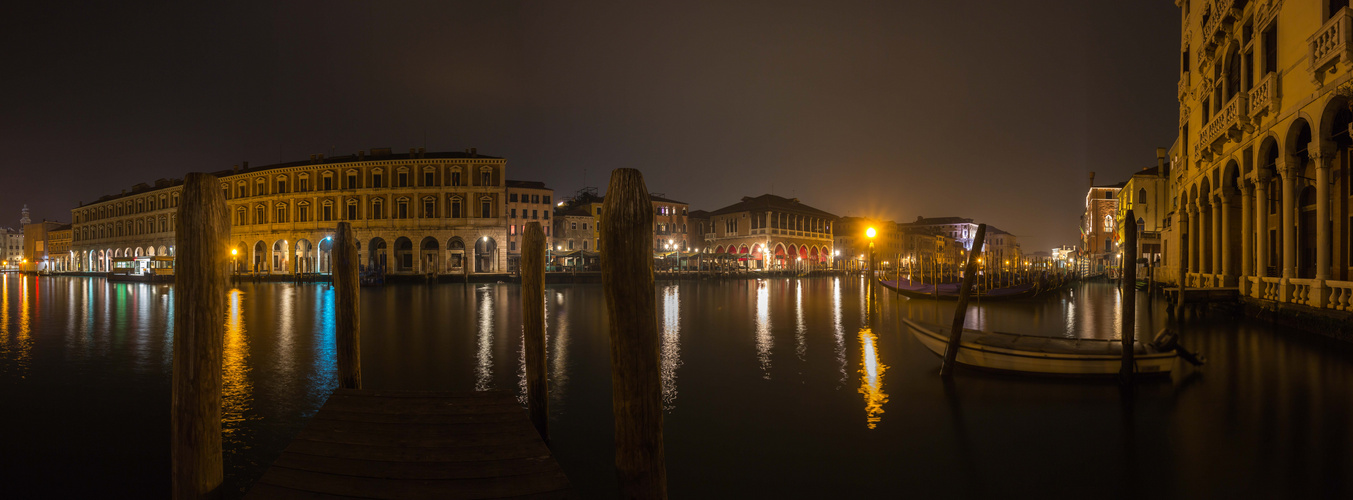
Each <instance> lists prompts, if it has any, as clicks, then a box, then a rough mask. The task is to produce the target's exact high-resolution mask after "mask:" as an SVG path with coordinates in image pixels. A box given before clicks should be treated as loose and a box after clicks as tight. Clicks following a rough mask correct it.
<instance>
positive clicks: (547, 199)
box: [542, 196, 550, 205]
mask: <svg viewBox="0 0 1353 500" xmlns="http://www.w3.org/2000/svg"><path fill="white" fill-rule="evenodd" d="M542 203H544V204H546V205H549V204H550V197H549V196H546V197H545V201H543V202H542Z"/></svg>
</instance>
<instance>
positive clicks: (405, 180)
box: [399, 172, 409, 187]
mask: <svg viewBox="0 0 1353 500" xmlns="http://www.w3.org/2000/svg"><path fill="white" fill-rule="evenodd" d="M399 187H409V173H408V172H400V173H399Z"/></svg>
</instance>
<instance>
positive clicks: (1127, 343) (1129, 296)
mask: <svg viewBox="0 0 1353 500" xmlns="http://www.w3.org/2000/svg"><path fill="white" fill-rule="evenodd" d="M1122 248H1123V259H1122V263H1121V267H1122V274H1123V280H1122V283H1121V284H1120V285H1119V286H1120V287H1121V289H1122V294H1123V319H1122V322H1123V324H1122V325H1121V329H1122V331H1123V368H1122V370H1121V372H1120V374H1121V375H1122V378H1123V382H1125V383H1131V382H1132V373H1133V372H1135V371H1136V369H1135V368H1134V366H1135V364H1136V363H1134V362H1133V355H1134V351H1135V346H1134V345H1133V342H1135V341H1136V340H1137V216H1135V215H1133V214H1132V210H1128V211H1127V215H1126V216H1125V217H1123V247H1122Z"/></svg>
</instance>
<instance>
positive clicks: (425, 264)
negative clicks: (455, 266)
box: [418, 236, 441, 274]
mask: <svg viewBox="0 0 1353 500" xmlns="http://www.w3.org/2000/svg"><path fill="white" fill-rule="evenodd" d="M440 247H441V245H438V244H437V238H433V237H431V236H426V237H424V238H423V241H422V242H420V243H419V244H418V271H419V272H421V273H434V274H435V273H438V272H440V271H441V269H440V267H441V266H440V265H438V264H440V263H441V258H440V257H438V254H439V253H440V250H441V249H440Z"/></svg>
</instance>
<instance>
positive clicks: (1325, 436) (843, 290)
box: [0, 274, 1353, 498]
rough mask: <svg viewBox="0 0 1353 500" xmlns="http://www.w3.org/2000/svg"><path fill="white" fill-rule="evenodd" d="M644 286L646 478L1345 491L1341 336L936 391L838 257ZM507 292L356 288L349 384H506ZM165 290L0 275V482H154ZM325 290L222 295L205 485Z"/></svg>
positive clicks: (574, 433)
mask: <svg viewBox="0 0 1353 500" xmlns="http://www.w3.org/2000/svg"><path fill="white" fill-rule="evenodd" d="M657 288H658V289H657V290H656V293H657V297H658V307H659V311H658V318H657V320H658V323H659V332H660V335H661V336H662V344H661V345H662V356H663V359H662V381H663V389H662V395H663V403H664V407H665V409H666V427H665V433H666V441H665V442H666V447H667V464H668V478H669V479H668V481H669V487H670V491H671V494H672V497H673V498H821V497H835V496H839V495H842V494H853V495H877V496H886V497H890V498H891V497H899V496H903V495H906V496H911V495H920V496H940V497H991V496H1002V497H1009V496H1032V495H1040V496H1050V497H1056V498H1068V497H1096V498H1103V497H1126V496H1141V495H1157V496H1160V497H1162V498H1215V497H1289V498H1299V497H1324V498H1333V497H1344V498H1347V497H1349V496H1351V495H1353V486H1350V479H1349V478H1353V428H1351V427H1350V424H1353V403H1351V401H1353V352H1351V351H1350V349H1349V348H1348V347H1347V346H1345V345H1343V344H1338V343H1334V342H1331V341H1326V340H1323V339H1322V338H1319V337H1313V336H1310V335H1305V334H1300V333H1297V332H1284V331H1279V330H1278V329H1277V328H1276V327H1273V326H1271V325H1268V324H1263V323H1257V322H1254V321H1247V320H1244V319H1241V318H1238V317H1236V315H1235V314H1233V313H1229V312H1213V313H1211V314H1210V315H1208V316H1206V317H1197V318H1195V317H1188V318H1186V320H1185V322H1184V324H1183V327H1182V328H1183V332H1184V342H1185V343H1186V344H1187V345H1188V346H1189V347H1191V348H1192V349H1195V350H1198V351H1201V352H1202V353H1203V354H1204V355H1206V356H1207V358H1208V359H1209V364H1208V365H1207V366H1206V367H1203V368H1201V369H1193V368H1191V367H1182V368H1181V369H1179V370H1178V371H1177V372H1176V373H1175V374H1174V375H1173V377H1172V378H1171V379H1170V380H1168V381H1162V382H1158V383H1150V384H1143V385H1142V386H1141V387H1140V388H1139V389H1138V390H1136V391H1135V392H1133V393H1124V392H1123V391H1121V390H1120V389H1119V387H1118V386H1117V385H1116V384H1114V383H1111V382H1110V383H1084V382H1076V381H1068V380H1056V379H1051V380H1050V379H1028V378H1014V377H1010V376H1002V375H994V374H988V373H981V372H974V371H971V370H960V372H959V373H958V376H957V377H956V378H955V380H954V383H953V384H951V385H948V386H946V385H945V384H942V383H941V382H940V380H939V377H938V368H939V360H938V359H937V357H936V356H934V355H933V354H931V353H930V352H929V351H927V350H925V349H924V348H923V347H922V346H921V345H920V344H919V343H918V342H917V341H916V340H915V339H914V338H912V337H911V336H910V334H909V333H908V332H907V331H906V329H905V327H903V326H902V325H901V323H900V321H899V319H900V318H902V317H909V318H913V319H916V320H919V321H922V322H943V323H947V322H948V321H949V320H950V319H951V318H952V314H953V302H934V301H928V300H908V299H906V298H899V297H896V296H895V295H892V294H891V292H887V291H886V290H880V292H879V298H878V300H877V301H876V302H873V303H871V302H869V301H867V300H866V294H865V293H864V282H863V281H862V279H860V278H859V277H849V278H804V279H775V280H763V281H757V280H747V281H706V282H697V281H683V282H660V283H659V284H658V287H657ZM518 290H519V289H518V287H517V286H515V285H511V284H480V285H461V284H455V285H451V284H442V285H430V286H423V285H395V286H386V287H384V288H367V289H363V290H362V292H361V300H362V308H363V309H362V366H363V370H364V372H363V381H364V383H365V385H366V387H368V388H375V389H408V390H484V389H504V390H509V391H515V392H517V393H518V394H521V393H522V392H523V391H524V381H523V380H524V379H523V377H524V371H523V368H522V360H523V354H522V340H521V326H520V310H519V302H518V300H519V295H518ZM172 294H173V288H172V287H171V286H168V285H159V284H128V283H108V282H106V281H105V280H103V279H98V278H72V277H43V278H37V277H20V276H16V275H13V274H4V275H0V405H3V406H0V491H4V493H3V495H0V496H4V497H6V498H26V497H74V496H93V495H94V494H96V493H104V494H107V493H115V494H116V496H122V497H135V498H155V497H162V496H166V495H167V493H168V489H169V469H170V460H169V405H170V366H171V359H170V354H171V352H172V347H171V346H172V341H173V334H174V332H173V328H172V320H171V318H172V316H173V314H174V307H173V300H172ZM546 294H547V314H546V318H547V322H548V326H547V334H548V341H547V342H548V349H549V359H548V362H549V367H550V370H551V375H550V391H551V392H550V410H551V415H550V417H551V421H550V425H551V428H550V434H551V438H552V448H553V450H554V452H555V456H556V458H557V459H558V460H559V462H560V464H561V465H562V466H563V467H564V469H565V470H566V471H567V473H568V474H569V476H570V478H571V479H572V480H573V482H574V484H575V485H576V486H577V487H578V489H579V490H580V491H581V492H582V493H583V494H584V496H585V497H588V498H608V497H613V496H614V494H615V487H614V484H615V483H614V481H615V480H614V474H613V469H612V465H611V464H612V447H613V438H612V426H611V422H612V420H611V408H610V359H609V355H610V351H609V344H608V342H609V340H608V339H609V337H608V335H609V333H608V331H607V330H608V329H607V324H606V306H605V300H604V298H603V296H602V291H601V288H600V285H551V286H549V287H547V288H546ZM1120 300H1121V297H1120V295H1119V293H1118V291H1117V290H1116V288H1115V287H1114V286H1113V285H1110V284H1108V283H1089V284H1084V285H1080V286H1078V287H1077V288H1075V289H1073V290H1070V291H1067V292H1065V293H1062V294H1060V295H1057V296H1049V297H1044V298H1040V299H1037V300H1033V301H1021V302H1004V303H1000V302H993V303H974V307H973V308H972V310H971V311H970V313H969V318H968V325H969V326H970V327H974V326H975V327H977V328H980V329H986V330H1001V331H1012V332H1022V333H1037V334H1041V335H1049V336H1074V335H1083V336H1091V337H1116V336H1118V332H1117V328H1116V325H1117V324H1118V321H1119V317H1118V313H1117V311H1118V304H1119V301H1120ZM1143 300H1145V299H1144V298H1143ZM1153 306H1154V307H1144V306H1139V317H1138V324H1140V325H1142V327H1141V332H1143V333H1142V335H1145V334H1147V332H1154V331H1156V330H1157V329H1158V328H1160V327H1163V326H1164V325H1165V324H1166V323H1167V322H1168V321H1169V320H1170V318H1168V317H1167V315H1166V314H1165V313H1164V307H1163V304H1161V303H1159V302H1156V303H1153ZM332 307H333V292H332V291H331V290H330V289H329V288H328V287H327V286H325V285H323V284H283V283H270V284H242V285H240V286H239V287H238V288H237V289H234V290H232V291H231V292H230V293H229V305H228V311H229V314H228V317H226V318H223V320H224V321H225V323H226V338H225V364H224V380H225V387H224V420H225V421H224V434H225V436H224V443H225V466H226V489H227V493H228V496H229V497H238V496H239V495H241V494H242V493H243V492H244V491H246V490H247V489H248V487H249V485H250V484H252V483H253V481H255V480H256V479H257V478H258V477H259V476H260V475H261V474H262V473H263V471H264V470H265V469H266V468H267V466H268V464H269V463H271V461H272V460H273V459H274V458H275V457H276V456H277V454H278V453H279V452H280V451H281V449H282V448H283V447H285V445H286V444H287V442H288V441H289V440H290V439H291V437H292V436H294V435H295V434H296V433H297V432H299V431H300V429H301V428H302V427H303V426H304V425H305V423H306V420H307V419H308V418H309V417H310V416H312V415H313V414H314V413H315V411H316V410H317V409H318V408H319V407H320V405H322V404H323V402H324V401H325V398H326V397H327V396H328V394H329V393H330V392H331V391H332V390H333V388H334V387H335V386H336V385H337V381H336V378H335V357H334V347H333V322H332V320H331V317H332ZM100 496H103V495H100Z"/></svg>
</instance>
